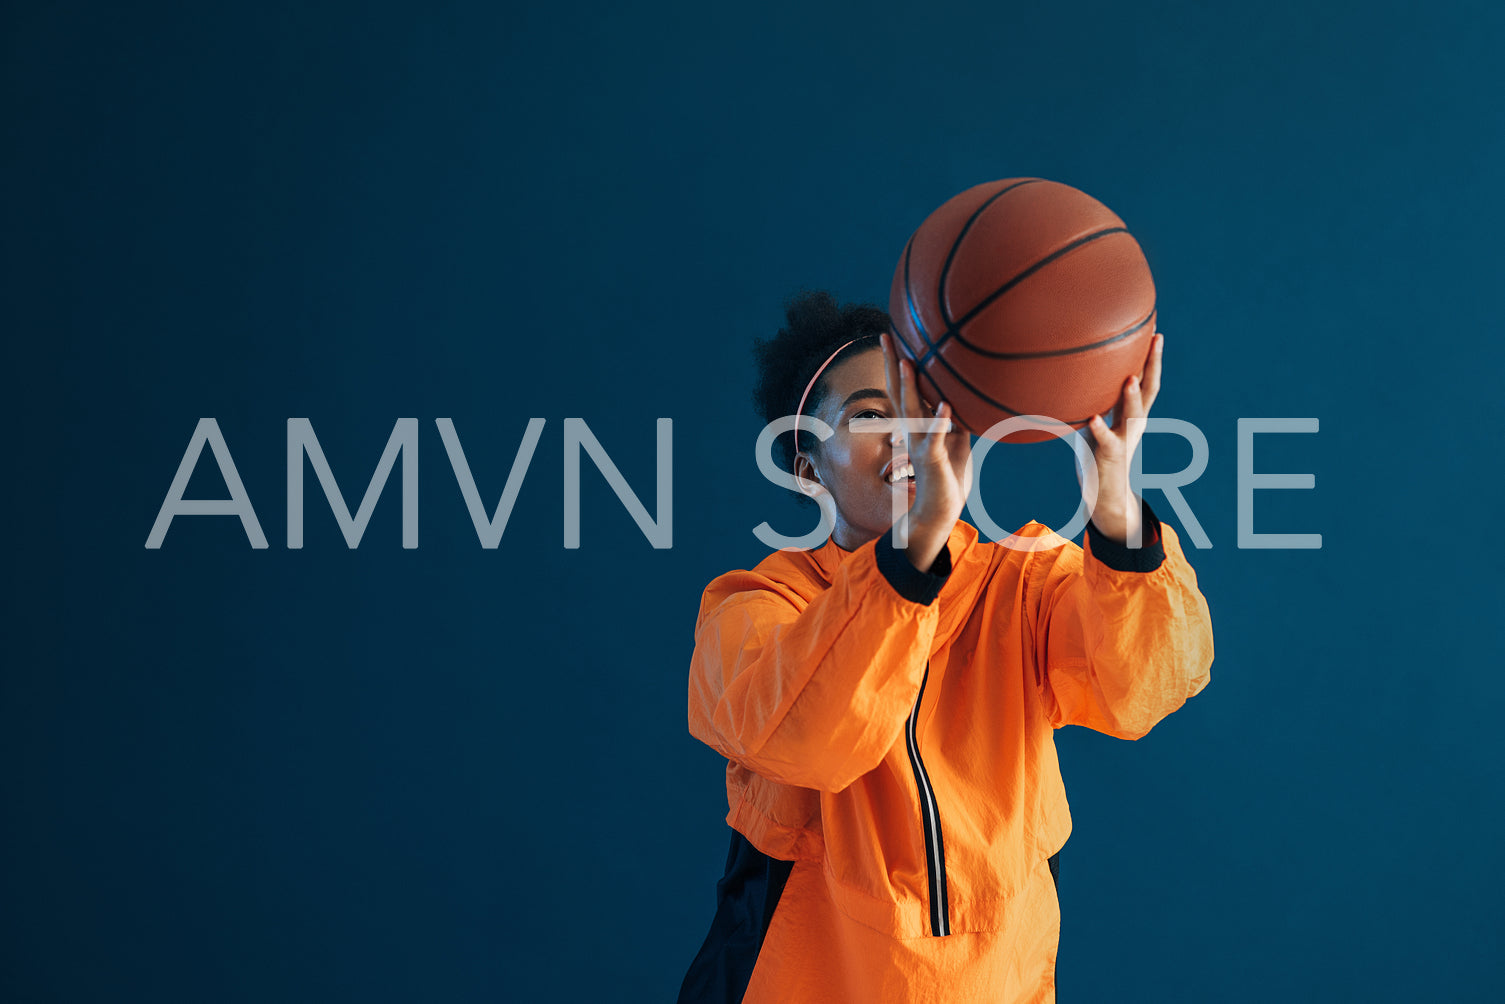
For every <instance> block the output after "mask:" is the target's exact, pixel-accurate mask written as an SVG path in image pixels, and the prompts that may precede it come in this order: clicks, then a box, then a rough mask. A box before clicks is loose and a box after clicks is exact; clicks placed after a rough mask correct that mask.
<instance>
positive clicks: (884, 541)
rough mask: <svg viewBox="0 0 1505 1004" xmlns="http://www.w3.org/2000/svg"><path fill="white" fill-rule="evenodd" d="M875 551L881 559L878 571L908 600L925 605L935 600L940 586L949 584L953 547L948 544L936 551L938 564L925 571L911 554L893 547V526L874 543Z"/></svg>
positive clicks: (876, 555)
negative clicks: (912, 560) (912, 561)
mask: <svg viewBox="0 0 1505 1004" xmlns="http://www.w3.org/2000/svg"><path fill="white" fill-rule="evenodd" d="M873 555H874V557H876V558H877V559H878V571H880V572H882V573H883V577H884V578H885V579H887V580H888V584H889V585H891V586H893V587H894V592H896V593H898V594H899V595H900V596H902V597H904V598H905V599H906V600H909V601H910V602H911V603H923V604H924V605H925V606H927V607H928V606H930V604H932V603H934V602H935V598H936V597H937V596H939V595H940V592H941V587H942V586H944V585H945V584H946V579H947V577H948V576H950V575H951V548H950V545H949V544H948V545H947V546H946V547H943V548H941V553H940V554H938V555H936V557H935V564H933V565H931V566H930V571H928V572H922V571H920V570H919V569H918V568H916V567H915V566H914V565H913V564H911V563H910V561H909V557H908V556H907V555H906V554H905V553H904V552H903V551H901V550H899V549H898V548H896V547H894V533H893V531H892V530H888V531H886V532H884V533H883V534H882V535H881V536H880V537H879V538H878V540H877V542H876V543H875V544H874V545H873Z"/></svg>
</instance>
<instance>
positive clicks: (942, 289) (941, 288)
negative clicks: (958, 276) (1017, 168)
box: [935, 178, 1045, 329]
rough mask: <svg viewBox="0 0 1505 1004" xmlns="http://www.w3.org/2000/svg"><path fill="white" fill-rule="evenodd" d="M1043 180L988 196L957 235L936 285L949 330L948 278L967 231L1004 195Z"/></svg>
mask: <svg viewBox="0 0 1505 1004" xmlns="http://www.w3.org/2000/svg"><path fill="white" fill-rule="evenodd" d="M1043 180H1045V179H1043V178H1025V179H1024V180H1023V181H1016V182H1014V183H1013V184H1012V185H1010V186H1009V187H1007V188H1001V189H999V190H998V191H996V192H994V193H993V194H992V195H990V196H988V200H987V201H986V202H984V203H983V204H982V205H980V206H978V207H977V209H976V210H974V211H973V213H972V215H971V216H969V217H967V222H966V223H965V224H963V225H962V229H961V233H959V234H957V235H956V240H954V241H952V242H951V250H949V251H947V252H946V263H945V264H944V265H942V266H941V278H940V281H939V282H937V283H936V296H935V304H936V306H937V307H938V308H939V309H940V311H941V321H942V323H944V324H945V325H946V327H947V328H948V329H949V328H951V327H952V324H951V314H950V311H948V310H947V309H946V277H947V276H949V275H950V274H951V263H952V262H954V261H955V260H956V252H957V249H959V248H960V247H961V246H962V241H963V240H964V239H965V238H966V236H967V231H969V230H971V229H972V224H974V223H976V222H977V218H978V217H979V216H981V215H982V214H983V212H984V211H985V210H986V209H987V208H988V207H989V206H991V205H992V204H993V203H994V202H996V201H998V199H999V198H1001V197H1002V196H1003V195H1004V194H1006V193H1008V192H1012V191H1013V190H1014V189H1016V188H1023V187H1024V186H1025V185H1033V184H1035V183H1036V182H1039V181H1043Z"/></svg>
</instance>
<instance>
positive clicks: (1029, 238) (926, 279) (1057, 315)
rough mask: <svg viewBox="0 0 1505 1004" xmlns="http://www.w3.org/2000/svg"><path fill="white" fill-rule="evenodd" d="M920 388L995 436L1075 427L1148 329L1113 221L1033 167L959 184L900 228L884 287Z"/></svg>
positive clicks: (1117, 383)
mask: <svg viewBox="0 0 1505 1004" xmlns="http://www.w3.org/2000/svg"><path fill="white" fill-rule="evenodd" d="M889 313H890V315H891V316H892V318H893V323H894V333H895V334H896V335H897V336H898V341H899V342H900V343H901V345H902V347H903V349H904V350H905V351H906V352H907V353H908V355H909V358H910V360H911V361H912V362H913V363H914V367H915V376H916V382H917V383H918V385H919V388H920V393H921V395H922V396H924V397H925V399H926V400H927V401H928V402H929V403H930V404H931V405H932V406H934V405H936V404H938V403H939V402H940V401H943V400H944V401H949V402H950V403H951V408H952V412H953V414H954V416H955V418H956V420H957V421H958V422H959V423H961V425H962V426H963V427H965V428H966V429H967V430H968V431H969V432H972V433H974V434H977V435H982V434H984V433H986V432H987V430H988V429H989V428H990V427H991V426H993V425H994V424H996V423H997V422H1000V421H1003V420H1004V419H1007V418H1011V417H1013V416H1016V415H1037V416H1041V417H1042V418H1043V419H1044V421H1039V422H1032V423H1030V427H1028V428H1024V429H1021V430H1016V431H1012V432H1010V433H1009V434H1008V435H1005V436H1003V437H1002V438H1003V439H1004V440H1005V441H1007V442H1034V441H1039V440H1043V439H1049V438H1051V436H1052V432H1056V433H1064V432H1068V431H1070V430H1071V429H1080V428H1081V427H1082V426H1084V425H1086V424H1087V422H1088V420H1090V419H1091V418H1092V416H1093V415H1100V414H1102V413H1104V412H1106V411H1108V409H1110V408H1112V407H1114V406H1115V405H1116V404H1117V403H1118V399H1119V394H1120V392H1121V390H1122V388H1123V384H1124V381H1125V380H1126V379H1128V377H1129V376H1131V375H1133V374H1136V373H1139V372H1140V371H1141V370H1143V368H1144V364H1145V361H1146V359H1147V358H1148V356H1149V351H1150V339H1151V337H1152V336H1153V335H1154V334H1155V283H1154V280H1153V279H1152V278H1151V277H1150V267H1149V264H1148V263H1147V262H1146V261H1145V259H1144V253H1143V252H1142V251H1141V250H1140V248H1139V242H1138V241H1136V240H1135V239H1134V238H1133V236H1131V235H1130V234H1129V231H1128V229H1127V228H1126V227H1125V226H1124V222H1123V220H1121V219H1119V218H1118V217H1117V216H1116V215H1114V213H1113V211H1112V210H1110V209H1109V208H1108V207H1107V206H1105V205H1103V204H1102V203H1101V202H1098V201H1097V200H1096V199H1094V198H1093V197H1092V196H1090V195H1088V194H1086V193H1085V192H1081V191H1078V190H1077V189H1075V188H1072V187H1070V186H1069V185H1062V184H1060V183H1058V182H1054V181H1046V180H1044V179H1043V178H1008V179H1005V180H1003V181H993V182H989V183H988V184H984V185H978V186H977V187H975V188H969V189H967V190H966V191H965V192H962V193H961V194H960V195H957V196H956V197H954V198H952V199H951V200H949V201H948V202H946V203H945V204H944V205H943V206H941V207H940V208H939V209H937V210H936V211H935V212H933V213H931V214H930V216H929V217H928V218H927V219H926V220H925V222H924V223H921V224H920V227H919V229H918V230H916V231H915V232H914V235H913V236H911V237H910V239H909V243H908V244H907V245H906V246H905V248H904V253H903V255H901V256H900V258H899V264H898V266H897V267H896V268H895V269H894V282H893V288H892V290H891V292H890V294H889Z"/></svg>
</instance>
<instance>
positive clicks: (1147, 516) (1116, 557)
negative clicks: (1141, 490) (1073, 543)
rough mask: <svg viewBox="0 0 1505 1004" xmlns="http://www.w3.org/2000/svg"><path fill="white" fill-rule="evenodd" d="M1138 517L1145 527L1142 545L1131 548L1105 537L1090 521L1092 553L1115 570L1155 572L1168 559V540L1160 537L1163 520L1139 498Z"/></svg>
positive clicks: (1088, 530) (1088, 522) (1088, 524)
mask: <svg viewBox="0 0 1505 1004" xmlns="http://www.w3.org/2000/svg"><path fill="white" fill-rule="evenodd" d="M1139 517H1140V520H1141V524H1142V526H1143V527H1144V533H1143V544H1142V546H1140V547H1129V546H1127V545H1125V544H1120V543H1118V542H1117V541H1115V540H1109V539H1108V538H1107V537H1105V536H1103V531H1101V530H1099V529H1098V528H1097V526H1096V525H1095V524H1093V522H1092V521H1091V520H1088V521H1087V536H1088V537H1090V538H1091V541H1092V556H1093V557H1094V558H1096V559H1097V560H1098V561H1101V562H1102V563H1103V564H1105V565H1107V566H1108V567H1109V568H1111V569H1113V570H1114V571H1116V572H1153V571H1154V570H1155V569H1157V568H1159V567H1160V565H1161V563H1162V562H1164V561H1165V542H1164V541H1163V540H1161V538H1160V520H1159V519H1157V518H1156V517H1155V514H1154V513H1153V512H1151V511H1150V504H1149V503H1148V502H1146V501H1145V500H1144V499H1140V500H1139Z"/></svg>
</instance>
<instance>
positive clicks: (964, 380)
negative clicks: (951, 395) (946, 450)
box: [926, 355, 1093, 436]
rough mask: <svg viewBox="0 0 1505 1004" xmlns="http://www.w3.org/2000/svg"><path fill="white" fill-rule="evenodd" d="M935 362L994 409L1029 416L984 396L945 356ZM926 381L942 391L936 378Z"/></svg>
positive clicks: (1071, 422) (1085, 420)
mask: <svg viewBox="0 0 1505 1004" xmlns="http://www.w3.org/2000/svg"><path fill="white" fill-rule="evenodd" d="M935 361H936V362H938V363H940V364H941V365H942V366H944V367H946V372H948V373H950V374H951V375H952V376H954V377H956V382H957V383H959V384H961V385H962V386H963V387H965V388H967V389H968V390H970V391H971V392H972V393H973V394H976V395H977V396H978V397H980V398H982V399H983V400H984V401H986V402H987V403H988V404H991V405H992V406H993V407H995V408H997V409H999V410H1000V411H1006V412H1008V413H1009V414H1010V415H1027V414H1029V412H1026V411H1015V410H1014V409H1013V408H1010V407H1009V406H1008V405H1006V404H1004V403H1003V402H1002V401H995V400H994V399H993V398H991V397H989V396H988V395H987V394H984V393H983V392H982V391H980V390H978V389H977V388H976V387H974V386H973V385H972V382H971V381H970V380H968V379H967V378H966V377H964V376H962V375H961V374H960V373H958V372H956V367H955V366H952V365H951V364H950V363H948V362H947V361H946V357H945V356H940V355H938V356H936V357H935ZM926 379H928V380H929V381H930V382H931V383H932V384H935V387H936V389H937V390H939V389H940V384H938V383H936V380H935V377H932V376H930V375H929V374H928V373H927V374H926ZM1040 417H1041V418H1050V416H1049V415H1041V416H1040ZM1092 418H1093V416H1091V415H1088V416H1087V417H1086V418H1074V419H1070V420H1066V419H1060V418H1051V421H1052V422H1059V423H1060V424H1061V425H1085V424H1086V423H1088V422H1090V421H1092ZM975 434H976V435H979V436H980V435H982V433H981V432H978V433H975Z"/></svg>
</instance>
